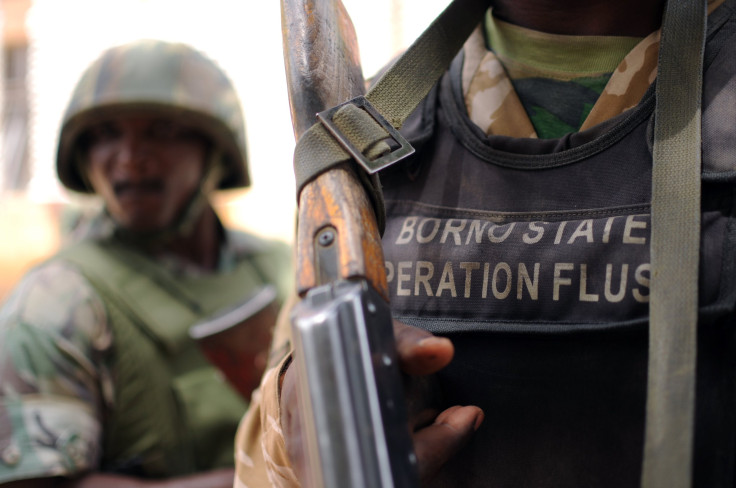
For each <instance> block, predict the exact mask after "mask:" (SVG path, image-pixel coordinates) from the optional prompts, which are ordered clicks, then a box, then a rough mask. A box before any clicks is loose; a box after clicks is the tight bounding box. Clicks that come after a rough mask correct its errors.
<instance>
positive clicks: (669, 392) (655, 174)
mask: <svg viewBox="0 0 736 488" xmlns="http://www.w3.org/2000/svg"><path fill="white" fill-rule="evenodd" d="M705 25H706V1H705V0H689V1H685V0H670V1H669V2H667V8H666V11H665V16H664V20H663V24H662V39H661V42H660V53H659V67H658V73H657V86H656V93H657V106H656V109H655V125H654V151H653V153H654V154H653V156H654V166H653V168H652V242H651V267H652V268H651V269H652V277H651V298H650V302H649V373H648V385H647V415H646V436H645V445H644V466H643V471H642V487H643V488H660V487H661V488H665V487H666V488H687V487H689V486H691V484H692V458H693V436H694V422H695V376H696V375H695V364H696V350H697V344H696V335H697V321H698V264H699V259H700V252H699V249H700V192H701V183H700V173H701V149H700V141H701V133H700V129H701V127H700V108H701V107H700V105H701V92H702V77H703V53H704V50H705Z"/></svg>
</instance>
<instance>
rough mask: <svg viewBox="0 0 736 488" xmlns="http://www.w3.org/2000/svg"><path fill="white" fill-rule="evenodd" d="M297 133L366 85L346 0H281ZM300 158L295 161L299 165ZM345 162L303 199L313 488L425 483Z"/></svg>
mask: <svg viewBox="0 0 736 488" xmlns="http://www.w3.org/2000/svg"><path fill="white" fill-rule="evenodd" d="M281 8H282V23H283V26H282V27H283V29H282V30H283V35H284V58H285V63H286V73H287V80H288V86H289V100H290V105H291V112H292V121H293V125H294V132H295V136H296V138H297V140H298V139H300V138H301V137H302V135H303V134H304V133H305V131H307V129H309V128H310V127H311V126H312V125H313V124H314V123H315V114H317V113H318V112H323V111H324V110H325V109H326V108H329V107H333V106H335V105H338V104H340V103H342V102H345V101H346V100H349V99H351V98H353V97H356V96H359V95H362V94H363V93H364V90H365V88H364V81H363V74H362V70H361V66H360V60H359V55H358V47H357V40H356V37H355V31H354V28H353V25H352V22H351V20H350V18H349V16H348V14H347V12H346V11H345V8H344V6H343V5H342V2H341V1H340V0H282V1H281ZM297 159H298V158H297V157H296V156H295V165H296V164H299V162H298V161H297ZM352 166H353V165H352V164H351V163H349V162H345V163H342V164H340V165H338V166H335V167H333V168H331V169H330V170H329V171H326V172H323V173H321V174H319V175H318V176H316V178H314V179H312V180H311V181H310V182H309V183H307V184H306V185H304V186H303V188H302V189H301V192H300V195H299V217H298V231H297V288H298V292H299V294H300V296H303V297H304V299H303V300H302V301H301V302H300V303H299V304H298V305H297V306H296V307H295V309H294V311H293V315H292V335H293V340H294V358H295V367H296V373H297V378H298V383H299V390H298V396H299V403H300V412H301V414H302V426H303V427H302V428H303V429H304V438H305V439H306V441H305V446H304V447H305V450H306V452H307V456H308V457H309V466H310V467H311V479H310V480H304V481H305V484H307V485H309V486H312V487H315V488H316V487H326V488H329V487H354V488H357V487H411V486H416V485H417V484H418V481H417V476H416V468H415V464H416V458H415V456H414V453H413V448H412V443H411V437H410V433H409V431H408V427H407V426H408V416H407V412H406V406H405V405H404V403H403V398H404V393H403V387H402V380H401V376H400V373H399V369H398V362H397V355H396V351H395V345H394V337H393V326H392V320H391V313H390V310H389V307H388V285H387V282H386V273H385V267H384V261H383V251H382V248H381V240H380V234H379V227H378V223H377V220H376V214H375V213H374V210H373V205H372V202H371V201H370V199H369V197H368V195H367V194H366V191H365V189H364V186H363V184H362V183H361V182H360V181H359V176H358V174H357V173H356V171H355V170H354V169H353V167H352Z"/></svg>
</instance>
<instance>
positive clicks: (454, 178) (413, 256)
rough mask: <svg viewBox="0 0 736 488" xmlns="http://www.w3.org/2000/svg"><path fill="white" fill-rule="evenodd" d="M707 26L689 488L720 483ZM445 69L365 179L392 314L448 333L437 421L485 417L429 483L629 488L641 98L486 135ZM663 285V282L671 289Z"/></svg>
mask: <svg viewBox="0 0 736 488" xmlns="http://www.w3.org/2000/svg"><path fill="white" fill-rule="evenodd" d="M733 5H734V2H733V1H731V0H729V1H728V2H727V3H726V4H725V5H724V6H722V7H721V8H719V9H718V10H717V11H716V12H715V13H713V14H712V15H711V16H710V18H709V31H708V41H707V48H706V55H705V56H706V57H705V75H704V93H703V114H702V121H703V177H702V181H703V202H702V213H703V215H702V239H701V252H702V257H701V264H700V273H701V274H700V278H699V283H700V296H699V303H700V314H699V324H698V328H699V329H698V330H699V333H698V364H697V367H698V372H697V407H696V410H697V411H696V436H695V444H696V445H695V465H694V469H695V484H694V486H696V487H705V488H714V487H721V486H723V487H726V486H728V487H733V486H734V456H735V454H734V452H735V450H734V441H735V440H736V439H735V438H734V437H735V435H736V428H735V427H736V426H735V422H736V385H735V384H734V379H735V376H736V375H735V374H734V371H735V369H734V367H735V366H736V354H734V353H735V352H736V343H735V340H736V334H735V332H736V327H735V325H736V324H734V302H735V301H736V273H735V269H734V268H735V265H736V260H735V259H734V257H735V255H734V250H735V247H736V222H735V221H734V210H735V208H734V189H735V188H736V186H735V185H734V181H736V20H735V18H734V15H733V11H734V7H733ZM461 69H462V56H459V57H458V58H457V59H456V60H455V62H454V63H453V66H452V67H451V69H450V71H449V72H448V74H447V75H445V76H444V78H443V79H442V80H441V82H440V84H439V85H438V87H436V88H435V90H433V92H432V93H431V94H430V96H429V97H428V98H427V99H426V100H425V102H423V104H422V105H421V106H420V107H419V108H418V109H417V111H416V112H415V113H414V114H413V115H412V117H411V118H410V119H409V120H408V121H407V124H406V125H405V127H404V129H403V131H402V132H404V134H405V135H407V136H408V138H409V139H410V140H411V141H412V142H413V144H414V145H415V147H417V149H418V151H417V155H416V156H415V157H414V158H413V159H411V160H409V161H407V162H404V163H400V164H399V165H396V166H394V167H392V168H390V169H388V170H386V171H384V172H383V173H382V175H381V178H382V182H383V186H384V194H385V198H386V204H387V214H388V220H387V227H386V231H385V234H384V236H383V243H384V249H385V254H386V266H387V273H388V279H389V288H390V293H391V305H392V309H393V311H394V314H395V316H396V317H397V318H398V319H400V320H403V321H404V322H406V323H409V324H412V325H417V326H419V327H422V328H425V329H427V330H430V331H432V332H434V333H437V334H441V335H446V336H448V337H451V338H452V340H453V342H454V343H455V347H456V356H455V359H454V360H453V362H452V364H451V365H450V366H449V367H448V368H447V369H446V370H445V371H443V372H442V373H441V374H440V384H441V388H442V393H443V402H444V404H445V406H449V405H455V404H463V405H466V404H473V405H479V406H480V407H482V408H483V410H484V411H485V415H486V418H485V422H484V423H483V426H482V427H481V429H480V430H479V431H478V432H477V434H476V435H475V437H474V439H473V440H472V441H471V443H470V444H469V445H468V446H466V447H465V448H464V450H463V451H462V453H461V454H460V455H458V456H456V457H455V458H454V460H453V461H452V462H450V464H449V465H448V466H446V467H445V468H444V469H443V470H442V471H441V473H440V474H439V475H438V476H437V478H436V479H435V480H434V482H433V483H432V486H458V487H460V486H462V487H493V488H505V487H508V488H525V487H530V488H531V487H533V488H544V487H596V488H607V487H610V488H622V487H632V488H634V487H638V486H639V478H640V473H641V459H642V449H643V441H644V412H645V401H646V372H647V343H648V342H647V325H648V323H647V314H648V302H649V280H650V276H651V270H650V266H649V245H650V227H651V225H650V223H651V218H650V199H651V170H652V156H651V148H652V129H653V127H652V126H653V117H652V114H653V109H654V104H655V99H654V90H653V87H652V89H650V90H649V92H648V93H647V94H646V95H645V96H644V98H643V99H642V100H641V102H640V104H639V105H638V106H637V107H636V108H634V109H632V110H629V111H627V112H626V113H624V114H622V115H620V116H618V117H616V118H614V119H612V120H610V121H608V122H606V123H604V124H601V125H599V126H597V127H594V128H592V129H590V130H587V131H585V132H580V133H575V134H569V135H568V136H565V137H564V138H562V139H559V140H534V139H513V138H508V137H499V136H491V137H487V136H485V135H484V134H483V133H482V132H481V131H480V130H479V129H478V128H477V127H476V126H474V125H473V124H472V123H471V122H470V121H469V119H468V117H467V115H466V111H465V108H464V103H463V100H462V95H461V87H460V82H461V80H460V72H461ZM672 286H677V283H673V284H672Z"/></svg>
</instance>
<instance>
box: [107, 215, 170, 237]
mask: <svg viewBox="0 0 736 488" xmlns="http://www.w3.org/2000/svg"><path fill="white" fill-rule="evenodd" d="M116 220H117V224H118V226H119V227H121V228H122V229H124V230H125V231H127V232H131V233H136V234H152V233H155V232H160V231H162V230H164V229H165V228H166V223H165V222H161V221H160V219H158V218H153V216H152V215H140V216H129V215H128V216H126V217H124V218H121V219H116Z"/></svg>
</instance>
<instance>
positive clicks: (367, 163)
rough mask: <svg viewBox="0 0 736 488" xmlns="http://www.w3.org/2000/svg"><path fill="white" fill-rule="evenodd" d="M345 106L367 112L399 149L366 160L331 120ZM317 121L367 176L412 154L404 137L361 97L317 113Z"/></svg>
mask: <svg viewBox="0 0 736 488" xmlns="http://www.w3.org/2000/svg"><path fill="white" fill-rule="evenodd" d="M347 104H353V105H355V106H356V107H358V108H361V109H363V110H365V111H366V112H368V114H369V115H370V116H371V117H373V120H375V121H376V122H377V123H378V125H380V126H381V127H382V128H383V129H384V130H385V131H386V132H388V135H389V137H390V138H391V139H393V140H394V141H396V143H397V144H398V145H399V147H398V148H396V149H394V150H393V151H391V152H388V153H386V154H384V155H383V156H381V157H379V158H376V159H374V160H370V159H368V158H367V157H366V156H365V154H363V153H362V152H361V151H360V150H359V149H358V148H357V147H355V145H354V144H353V143H352V142H350V140H349V139H348V138H347V137H346V136H345V134H343V133H342V131H340V129H339V128H338V127H337V125H335V123H334V122H333V120H332V118H333V116H334V115H335V113H336V112H337V111H338V110H340V108H342V107H343V105H347ZM317 119H319V121H320V122H321V123H322V125H324V126H325V128H326V129H327V130H328V131H329V132H330V134H332V136H333V137H334V138H335V139H336V140H337V142H339V143H340V145H341V146H342V147H343V148H344V149H345V150H346V151H347V152H349V153H350V155H351V156H353V158H354V159H355V160H356V161H357V162H358V164H360V165H361V166H362V167H363V169H365V170H366V171H367V172H368V174H374V173H377V172H378V171H380V170H382V169H384V168H387V167H389V166H391V165H392V164H394V163H396V162H398V161H400V160H402V159H404V158H406V157H408V156H411V155H412V154H414V148H413V147H412V146H411V144H409V141H407V140H406V139H405V138H404V136H402V135H401V134H400V133H399V131H398V130H396V128H395V127H394V126H393V125H391V124H390V123H389V121H388V120H386V119H385V118H384V117H383V115H381V114H380V113H379V112H378V110H376V108H375V107H374V106H373V105H371V103H370V102H369V101H368V99H366V98H365V96H363V95H361V96H358V97H355V98H353V99H352V100H348V101H347V102H344V103H341V104H340V105H336V106H334V107H332V108H330V109H327V110H324V111H322V112H319V113H318V114H317Z"/></svg>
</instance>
